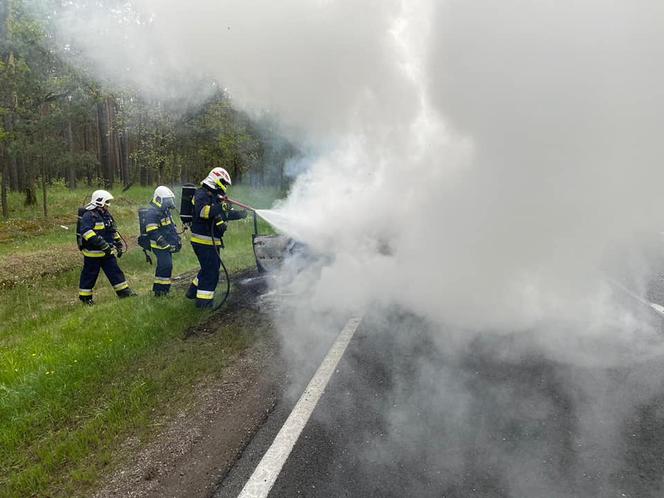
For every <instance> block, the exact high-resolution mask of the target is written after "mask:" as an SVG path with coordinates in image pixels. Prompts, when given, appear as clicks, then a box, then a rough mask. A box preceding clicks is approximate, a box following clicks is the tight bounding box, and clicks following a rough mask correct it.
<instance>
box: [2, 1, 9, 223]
mask: <svg viewBox="0 0 664 498" xmlns="http://www.w3.org/2000/svg"><path fill="white" fill-rule="evenodd" d="M0 8H1V7H0ZM0 152H1V153H0V161H2V186H0V201H1V202H2V217H3V218H5V219H7V218H9V203H8V201H7V191H8V190H9V161H8V158H7V147H5V146H4V144H3V146H2V151H0Z"/></svg>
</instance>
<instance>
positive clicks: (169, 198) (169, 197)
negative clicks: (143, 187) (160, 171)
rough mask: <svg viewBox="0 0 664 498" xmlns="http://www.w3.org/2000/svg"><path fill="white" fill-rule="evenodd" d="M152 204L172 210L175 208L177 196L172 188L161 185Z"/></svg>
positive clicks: (155, 192)
mask: <svg viewBox="0 0 664 498" xmlns="http://www.w3.org/2000/svg"><path fill="white" fill-rule="evenodd" d="M152 202H153V203H154V204H156V205H157V206H159V207H163V208H167V209H172V208H174V207H175V194H174V193H173V191H172V190H171V189H170V188H168V187H164V186H163V185H160V186H159V187H157V188H156V189H155V191H154V196H153V197H152Z"/></svg>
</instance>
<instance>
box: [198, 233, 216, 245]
mask: <svg viewBox="0 0 664 498" xmlns="http://www.w3.org/2000/svg"><path fill="white" fill-rule="evenodd" d="M203 237H205V236H204V235H203V236H201V235H193V234H192V236H191V241H192V242H193V243H194V244H202V245H204V246H211V245H213V244H212V239H211V238H210V237H207V238H203ZM214 245H215V246H220V245H221V240H219V239H214Z"/></svg>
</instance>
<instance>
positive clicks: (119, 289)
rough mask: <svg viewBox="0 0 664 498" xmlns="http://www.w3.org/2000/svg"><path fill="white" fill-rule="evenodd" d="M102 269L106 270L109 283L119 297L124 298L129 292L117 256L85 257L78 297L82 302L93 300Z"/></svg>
mask: <svg viewBox="0 0 664 498" xmlns="http://www.w3.org/2000/svg"><path fill="white" fill-rule="evenodd" d="M100 269H101V270H104V273H105V274H106V277H107V278H108V281H109V282H111V285H112V286H113V289H114V290H115V292H116V294H117V295H118V296H120V297H122V296H124V295H125V294H127V293H128V292H129V291H128V288H129V284H128V283H127V279H126V278H125V276H124V273H122V270H121V269H120V267H119V266H118V260H117V259H116V258H115V256H104V257H103V258H90V257H88V256H83V270H82V271H81V279H80V283H79V286H78V287H79V289H78V297H79V299H80V300H81V301H91V300H92V289H94V287H95V284H96V283H97V277H98V276H99V270H100Z"/></svg>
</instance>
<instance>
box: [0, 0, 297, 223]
mask: <svg viewBox="0 0 664 498" xmlns="http://www.w3.org/2000/svg"><path fill="white" fill-rule="evenodd" d="M67 3H71V2H66V1H64V0H43V1H40V2H30V1H28V0H2V1H1V2H0V56H1V57H0V172H1V175H2V182H1V184H2V187H1V201H2V202H1V204H2V216H3V218H4V219H9V218H11V217H12V212H13V210H14V209H15V206H12V205H11V202H10V198H11V199H15V198H17V197H16V196H10V195H9V193H10V192H19V193H21V197H20V199H21V201H22V202H23V203H24V206H22V207H21V208H22V209H25V206H34V208H35V212H36V213H37V212H40V215H43V216H48V189H49V187H50V186H52V185H54V184H55V183H58V182H59V183H61V184H64V185H66V186H67V187H68V188H70V189H75V188H76V187H77V186H79V187H81V186H88V187H97V186H99V187H104V188H107V189H112V188H114V187H115V188H118V187H121V188H122V189H128V188H131V186H132V185H141V186H149V185H155V184H162V183H165V184H171V185H172V184H179V183H182V182H188V181H198V180H200V178H201V177H202V176H203V175H204V174H205V173H206V172H207V171H208V170H209V169H210V168H211V167H214V166H223V167H225V168H226V169H227V170H228V171H229V172H230V174H231V176H232V177H233V179H234V182H235V183H247V184H250V185H252V186H271V187H277V188H280V189H284V188H285V187H286V186H287V183H288V178H287V177H286V175H285V172H284V169H285V166H286V164H287V163H288V161H289V159H291V158H293V157H294V156H296V155H297V153H298V152H297V149H296V148H295V147H294V146H293V145H292V143H290V142H289V141H288V140H287V139H285V138H284V137H283V136H281V135H280V134H279V131H278V126H277V123H276V121H275V120H274V119H273V118H272V117H271V116H270V115H269V114H268V113H264V114H263V115H259V116H256V115H252V116H250V115H248V114H247V113H246V112H243V111H241V110H238V109H237V108H236V106H234V104H233V100H232V97H231V95H230V94H229V93H228V92H227V91H226V90H225V89H224V88H222V87H221V86H219V84H218V83H216V82H215V81H212V80H210V81H205V80H201V81H197V82H195V83H196V85H198V86H199V88H200V89H201V92H200V93H199V96H200V95H202V96H204V97H203V98H199V99H198V101H197V102H196V104H195V105H190V104H189V103H183V102H178V101H175V100H172V99H171V100H168V99H165V100H160V99H156V98H154V97H153V96H146V95H144V94H141V93H140V92H139V91H138V90H137V89H135V88H132V87H131V86H129V85H125V86H122V85H118V84H117V83H116V84H113V83H110V82H108V81H103V80H101V79H100V78H98V77H96V76H95V74H94V71H93V70H91V69H90V68H88V67H86V63H85V60H84V57H83V55H82V54H80V53H78V52H77V51H76V49H75V47H72V46H71V45H69V44H67V43H66V42H64V41H63V40H59V39H58V35H57V29H56V28H55V26H54V21H53V19H54V18H55V17H56V15H57V13H58V9H62V8H64V6H65V4H67ZM121 69H122V68H118V70H121ZM192 100H193V99H192Z"/></svg>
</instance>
